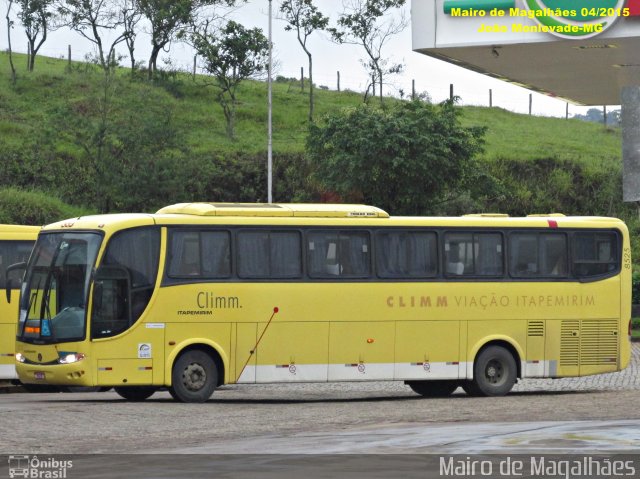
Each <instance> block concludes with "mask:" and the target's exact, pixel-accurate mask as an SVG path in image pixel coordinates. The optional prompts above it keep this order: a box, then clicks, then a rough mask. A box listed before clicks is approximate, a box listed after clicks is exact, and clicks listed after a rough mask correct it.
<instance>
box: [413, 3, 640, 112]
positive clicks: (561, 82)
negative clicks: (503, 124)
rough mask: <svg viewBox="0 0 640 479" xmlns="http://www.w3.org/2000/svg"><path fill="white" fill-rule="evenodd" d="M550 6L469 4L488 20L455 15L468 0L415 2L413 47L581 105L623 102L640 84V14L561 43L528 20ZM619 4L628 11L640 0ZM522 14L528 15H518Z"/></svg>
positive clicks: (612, 19)
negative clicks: (631, 87)
mask: <svg viewBox="0 0 640 479" xmlns="http://www.w3.org/2000/svg"><path fill="white" fill-rule="evenodd" d="M543 1H545V2H547V4H551V3H553V2H554V0H486V1H485V0H475V1H474V0H467V1H466V4H472V5H477V6H478V8H480V7H482V6H484V7H486V9H485V10H483V11H484V15H480V14H479V13H478V12H479V11H480V10H475V12H472V13H475V15H476V16H471V17H466V16H462V15H461V13H462V14H464V11H460V10H458V12H457V13H458V15H452V10H451V5H452V4H453V5H455V4H456V2H457V3H458V4H462V3H463V0H414V1H413V4H412V15H411V16H412V24H413V25H412V35H413V49H414V50H415V51H417V52H420V53H424V54H426V55H429V56H432V57H435V58H439V59H441V60H445V61H448V62H451V63H454V64H456V65H459V66H462V67H465V68H468V69H471V70H475V71H478V72H481V73H485V74H487V75H490V76H492V77H495V78H499V79H503V80H506V81H509V82H512V83H516V84H518V85H521V86H524V87H525V88H528V89H531V90H534V91H539V92H541V93H546V94H548V95H550V96H554V97H560V98H563V99H566V100H569V101H572V102H574V103H577V104H583V105H617V104H620V92H621V90H622V88H623V87H625V86H629V85H638V84H640V17H638V16H635V15H631V14H629V15H628V16H622V14H621V15H613V16H612V17H610V18H609V19H608V22H609V25H607V28H606V29H604V31H602V33H594V34H591V35H584V36H582V37H580V36H577V37H576V38H571V39H566V38H559V37H558V36H556V35H554V34H553V33H549V32H547V31H536V30H541V29H543V25H541V24H540V22H539V19H538V18H530V17H528V16H525V15H526V13H525V12H530V11H531V3H532V2H539V3H541V2H543ZM555 1H556V3H557V2H558V1H561V0H555ZM589 1H590V0H573V3H574V5H584V4H585V2H589ZM611 1H614V2H615V1H617V2H618V5H623V6H625V7H628V6H629V2H633V1H635V0H627V3H626V4H625V3H624V0H611ZM495 2H498V3H499V2H502V3H503V4H509V3H510V4H511V5H513V8H515V10H512V9H510V8H501V9H500V10H502V11H503V14H500V13H499V12H500V10H497V9H493V10H491V9H490V8H489V6H490V5H492V4H493V5H495V4H496V3H495ZM632 7H633V5H632ZM447 9H448V11H449V13H445V12H446V11H447ZM578 11H579V10H578ZM453 12H454V13H455V11H453ZM514 12H517V13H519V14H520V15H522V16H520V15H515V16H514V15H510V13H514ZM629 12H630V11H626V12H625V13H629ZM631 12H633V13H635V10H631ZM492 13H493V15H492ZM567 23H576V24H577V22H567Z"/></svg>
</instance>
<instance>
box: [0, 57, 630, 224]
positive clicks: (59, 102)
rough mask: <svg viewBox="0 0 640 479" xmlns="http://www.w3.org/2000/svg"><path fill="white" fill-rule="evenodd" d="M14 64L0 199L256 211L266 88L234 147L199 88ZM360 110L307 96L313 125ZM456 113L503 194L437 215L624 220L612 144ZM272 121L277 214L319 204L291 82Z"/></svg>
mask: <svg viewBox="0 0 640 479" xmlns="http://www.w3.org/2000/svg"><path fill="white" fill-rule="evenodd" d="M14 62H15V64H16V65H17V66H18V81H17V83H16V85H12V84H11V82H10V76H9V72H10V70H9V64H8V55H7V54H6V53H0V188H8V187H11V188H20V189H23V190H24V189H29V190H36V191H39V192H42V193H44V194H46V195H50V196H51V195H53V196H57V197H59V198H60V199H62V200H63V201H65V202H66V203H68V204H72V205H76V206H80V207H84V208H87V209H89V210H96V211H130V210H147V211H152V210H154V209H155V208H157V207H159V206H162V205H164V204H166V203H171V202H177V201H193V200H210V201H223V200H224V201H264V200H265V199H266V198H265V184H266V178H265V175H266V149H267V138H266V118H267V102H266V95H267V87H266V84H265V83H264V82H260V81H246V82H244V83H243V84H242V85H241V87H240V89H239V92H238V98H239V101H240V104H239V105H238V110H237V123H236V135H237V138H236V139H235V140H230V139H229V138H228V137H227V136H226V134H225V123H224V116H223V114H222V109H221V108H220V107H219V106H218V105H217V103H216V101H215V93H214V90H213V89H211V88H206V87H203V86H202V85H200V82H201V80H202V79H201V78H198V79H197V80H196V81H194V79H193V78H192V77H191V76H190V75H187V74H184V73H171V72H170V73H163V75H162V77H161V78H160V79H159V80H157V81H155V82H153V83H149V82H148V81H146V78H145V75H144V74H140V75H138V76H137V77H135V78H131V73H130V71H129V70H128V69H124V68H123V69H121V70H119V71H118V72H117V75H116V78H115V79H113V80H111V81H109V82H105V81H104V76H103V75H102V74H101V73H100V72H99V71H98V70H97V69H96V68H95V67H94V66H92V65H88V64H85V63H73V64H72V66H71V67H69V66H68V65H67V62H66V61H65V60H60V59H53V58H46V57H39V58H38V59H37V61H36V69H35V72H33V73H28V72H27V71H26V70H25V64H26V58H25V56H24V55H14ZM386 101H388V102H393V101H398V100H395V99H388V100H386ZM361 102H362V96H361V94H359V93H354V92H335V91H328V90H322V89H317V90H316V118H318V119H320V120H321V118H322V116H323V115H325V114H326V113H329V112H335V111H338V110H340V109H343V108H349V107H355V106H357V105H358V104H360V103H361ZM461 108H462V112H463V114H462V122H463V123H464V124H465V126H484V127H486V128H487V132H486V148H485V151H484V153H482V155H481V156H480V158H479V160H480V162H481V164H482V165H484V168H485V169H486V171H487V172H489V173H490V174H491V175H493V176H494V177H495V178H497V180H498V181H499V182H500V185H501V187H502V193H501V194H500V195H496V196H494V197H491V198H484V199H482V200H477V199H472V200H469V201H463V202H458V203H455V204H453V203H452V205H451V207H448V206H446V205H445V209H444V210H442V209H440V210H438V211H436V212H437V213H449V214H458V213H460V212H462V211H464V212H471V211H479V210H493V211H504V212H508V213H511V214H526V213H532V212H541V211H542V212H548V211H551V210H553V211H561V212H564V213H567V214H607V215H617V216H622V217H625V218H628V219H629V220H630V221H633V219H634V218H635V217H636V214H635V210H633V209H631V208H630V207H628V206H626V205H623V204H622V203H621V139H620V132H619V130H617V129H605V128H603V127H602V126H601V125H597V124H593V123H586V122H582V121H579V120H565V119H558V118H543V117H531V116H528V115H521V114H516V113H511V112H508V111H505V110H502V109H498V108H485V107H461ZM273 120H274V126H273V128H274V129H273V132H274V136H273V149H274V168H275V173H274V174H275V179H274V185H275V191H274V198H275V200H276V201H298V200H317V199H318V198H317V197H315V196H314V194H315V193H314V190H313V185H310V184H309V182H308V174H307V173H308V171H307V170H308V168H309V167H310V165H308V164H306V162H305V161H304V151H305V138H306V134H307V94H306V92H302V91H301V89H300V86H299V83H298V82H297V81H295V80H286V79H283V80H282V81H279V82H276V83H275V84H274V89H273ZM447 208H449V209H447ZM392 213H393V212H392Z"/></svg>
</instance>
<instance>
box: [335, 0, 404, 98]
mask: <svg viewBox="0 0 640 479" xmlns="http://www.w3.org/2000/svg"><path fill="white" fill-rule="evenodd" d="M405 3H406V0H345V3H344V11H343V13H342V14H340V17H339V18H338V25H337V27H335V28H330V29H329V31H330V32H331V35H332V37H333V39H334V40H335V41H336V42H338V43H349V44H352V45H360V46H362V47H363V48H364V50H365V52H366V54H367V59H366V60H364V61H363V62H362V63H363V65H364V66H365V68H366V69H367V70H368V71H369V73H370V76H371V78H372V80H371V86H372V89H373V93H374V95H375V90H376V83H378V90H379V94H380V101H382V86H383V84H384V77H385V76H386V75H390V74H394V73H400V72H401V71H402V69H403V65H402V64H401V63H390V60H389V59H388V58H384V57H383V54H382V49H383V48H384V46H385V45H386V43H387V42H388V41H389V40H390V39H391V37H392V36H393V35H396V34H398V33H400V32H401V31H402V30H404V29H405V28H406V27H407V25H408V21H407V20H406V18H405V16H404V13H403V12H402V11H400V13H399V15H394V12H393V11H394V10H396V9H399V8H401V7H403V6H404V5H405ZM367 94H368V90H367ZM365 98H366V94H365Z"/></svg>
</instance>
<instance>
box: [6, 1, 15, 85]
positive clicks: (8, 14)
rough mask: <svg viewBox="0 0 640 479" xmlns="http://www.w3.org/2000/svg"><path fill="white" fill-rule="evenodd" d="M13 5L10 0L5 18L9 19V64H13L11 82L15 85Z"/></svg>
mask: <svg viewBox="0 0 640 479" xmlns="http://www.w3.org/2000/svg"><path fill="white" fill-rule="evenodd" d="M12 6H13V0H8V1H7V14H6V16H5V19H6V20H7V42H8V45H7V46H8V48H7V51H8V52H9V66H11V83H12V84H13V85H15V84H16V78H17V76H16V67H15V65H14V64H13V50H12V49H11V29H12V28H13V20H11V7H12Z"/></svg>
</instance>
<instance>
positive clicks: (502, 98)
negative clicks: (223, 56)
mask: <svg viewBox="0 0 640 479" xmlns="http://www.w3.org/2000/svg"><path fill="white" fill-rule="evenodd" d="M414 1H424V0H414ZM408 3H409V2H408ZM0 5H3V6H4V8H3V10H2V12H1V13H2V15H0V17H2V18H3V17H4V15H5V13H6V1H5V2H3V3H0ZM279 5H280V1H279V0H273V26H272V32H273V42H274V58H275V61H276V68H275V71H274V75H283V76H286V77H296V78H298V77H299V76H300V67H304V69H305V72H306V71H307V56H306V54H305V53H304V52H303V50H302V48H301V47H300V45H299V44H298V41H297V38H296V35H295V33H294V32H287V31H285V30H284V27H285V25H286V22H284V21H283V20H279V19H278V18H277V17H278V16H279V14H278V9H279ZM316 5H318V7H319V8H320V9H321V11H322V12H323V13H324V14H325V15H328V16H329V17H330V19H331V23H332V24H334V23H335V20H336V19H337V17H338V14H339V12H340V11H341V10H342V0H317V1H316ZM268 6H269V2H268V0H249V1H248V2H247V3H246V4H244V5H243V6H242V7H240V8H237V9H235V10H234V11H232V12H228V15H229V18H232V19H234V20H236V21H239V22H240V23H242V24H243V25H245V26H246V27H259V28H262V29H263V30H264V33H265V35H266V34H267V31H268V22H269V15H268V11H269V7H268ZM14 9H15V6H14ZM403 13H404V15H405V16H406V18H407V19H408V20H409V19H410V17H411V15H410V5H409V4H408V5H406V6H405V7H404V9H403ZM142 28H143V29H144V30H148V29H146V28H145V27H144V25H143V26H142ZM149 38H150V37H149V35H148V34H146V33H144V32H142V33H140V34H139V35H138V38H137V40H136V57H137V59H138V60H143V59H145V60H146V59H147V58H148V54H149V53H150V44H149ZM12 44H13V49H14V51H17V52H22V53H24V52H26V50H27V46H26V44H27V42H26V37H25V35H24V32H22V30H21V27H20V25H19V22H16V26H15V28H14V29H13V31H12ZM68 45H71V46H72V57H73V58H74V59H76V60H77V59H81V58H83V57H84V56H85V54H87V53H90V52H92V51H93V48H92V45H91V44H90V43H89V42H88V41H87V40H85V39H83V38H82V37H81V36H80V35H79V34H78V33H76V32H72V31H70V30H68V29H66V28H63V29H59V30H57V31H55V32H52V33H51V34H50V35H49V39H48V40H47V42H46V43H45V44H44V45H43V47H42V48H41V50H40V52H39V53H40V54H42V55H46V56H52V57H64V58H66V56H67V48H68ZM308 47H309V49H310V51H311V53H312V55H313V69H314V83H316V85H322V86H327V87H329V88H330V89H335V88H336V83H337V72H338V71H339V72H340V85H341V88H342V89H351V90H355V91H359V92H361V91H364V89H365V88H366V85H367V82H368V78H367V75H366V72H365V69H364V68H363V67H362V65H361V63H360V59H363V58H364V57H365V52H364V49H363V48H362V47H358V46H355V45H338V44H336V43H334V42H332V41H331V39H330V36H329V34H327V33H324V32H316V33H314V34H313V35H312V36H311V37H310V39H309V43H308ZM6 48H7V35H6V24H5V23H4V22H2V23H0V49H2V50H5V49H6ZM118 51H119V53H121V54H123V55H124V54H125V53H126V46H125V45H124V44H121V45H120V46H119V50H118ZM384 52H385V56H387V57H389V58H391V59H392V60H393V61H394V62H401V63H403V64H404V65H405V68H404V71H403V72H402V73H401V74H399V75H395V76H393V77H388V82H389V85H388V86H385V94H394V95H398V94H399V92H400V90H403V91H404V92H405V94H410V93H411V88H412V81H413V80H415V85H416V91H417V92H418V93H422V92H426V93H428V94H429V96H430V97H431V99H432V100H433V101H434V102H439V101H442V100H444V99H446V98H447V97H448V96H449V85H450V84H453V85H454V94H455V95H457V96H459V97H460V98H461V102H460V103H461V104H462V105H479V106H489V89H491V90H492V97H493V106H497V107H502V108H505V109H507V110H510V111H515V112H519V113H527V112H528V109H529V93H531V92H529V91H528V90H526V89H524V88H522V87H518V86H515V85H511V84H509V83H506V82H503V81H500V80H496V79H493V78H490V77H488V76H485V75H482V74H479V73H475V72H472V71H469V70H465V69H464V68H462V67H459V66H455V65H451V64H449V63H446V62H443V61H440V60H436V59H433V58H430V57H427V56H426V55H423V54H420V53H416V52H413V51H412V49H411V24H410V22H409V25H408V26H407V28H406V29H405V30H404V31H403V32H401V33H400V34H398V35H396V36H395V37H393V38H392V39H391V40H390V41H389V43H388V45H387V47H386V49H385V50H384ZM169 57H170V58H171V62H172V64H173V66H174V67H179V68H181V69H185V70H189V71H190V70H191V68H192V64H193V51H192V49H191V48H190V47H189V46H187V45H184V44H181V43H177V42H176V43H173V44H172V45H171V48H170V51H169V53H168V54H167V53H165V54H164V55H163V56H162V57H161V58H169ZM123 64H124V65H128V60H126V59H125V60H123ZM158 66H159V67H164V66H165V63H164V62H163V61H159V62H158ZM36 69H37V65H36ZM565 108H566V104H565V102H564V101H562V100H558V99H554V98H550V97H547V96H544V95H541V94H539V93H533V114H535V115H545V116H561V117H564V116H565ZM587 109H588V107H580V106H576V105H572V104H570V105H569V115H573V114H576V113H579V114H584V113H585V112H586V110H587Z"/></svg>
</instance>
